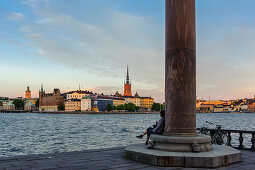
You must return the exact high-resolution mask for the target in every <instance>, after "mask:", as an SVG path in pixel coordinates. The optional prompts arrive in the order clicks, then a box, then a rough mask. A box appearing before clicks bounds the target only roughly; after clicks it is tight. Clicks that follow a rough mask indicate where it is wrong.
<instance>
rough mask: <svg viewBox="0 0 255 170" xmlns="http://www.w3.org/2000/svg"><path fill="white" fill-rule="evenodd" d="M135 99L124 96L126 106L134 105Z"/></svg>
mask: <svg viewBox="0 0 255 170" xmlns="http://www.w3.org/2000/svg"><path fill="white" fill-rule="evenodd" d="M132 98H133V97H132V96H124V99H125V104H128V103H133V99H132Z"/></svg>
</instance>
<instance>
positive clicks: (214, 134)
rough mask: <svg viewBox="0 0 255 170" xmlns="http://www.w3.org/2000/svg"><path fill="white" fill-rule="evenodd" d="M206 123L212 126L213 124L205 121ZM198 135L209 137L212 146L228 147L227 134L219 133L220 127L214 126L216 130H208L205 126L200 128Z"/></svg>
mask: <svg viewBox="0 0 255 170" xmlns="http://www.w3.org/2000/svg"><path fill="white" fill-rule="evenodd" d="M206 123H208V124H210V125H213V123H211V122H208V121H206ZM200 133H201V134H205V135H209V136H211V139H212V144H216V145H223V144H225V145H228V141H226V140H227V133H226V132H223V131H221V125H216V129H209V128H208V127H206V126H203V127H201V128H200Z"/></svg>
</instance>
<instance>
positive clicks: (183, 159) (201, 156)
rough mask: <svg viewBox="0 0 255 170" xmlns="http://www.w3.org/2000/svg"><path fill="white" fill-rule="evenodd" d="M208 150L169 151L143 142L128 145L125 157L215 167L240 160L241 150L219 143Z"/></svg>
mask: <svg viewBox="0 0 255 170" xmlns="http://www.w3.org/2000/svg"><path fill="white" fill-rule="evenodd" d="M212 148H213V150H211V151H208V152H199V153H194V152H170V151H162V150H157V149H147V148H146V146H145V145H144V144H137V145H130V146H128V147H127V148H126V149H125V158H126V159H129V160H133V161H139V162H142V163H146V164H150V165H154V166H166V167H193V168H216V167H221V166H226V165H229V164H232V163H236V162H239V161H241V160H242V158H241V152H240V151H238V150H236V149H234V148H232V147H229V146H221V145H213V146H212Z"/></svg>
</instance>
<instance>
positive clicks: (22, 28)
mask: <svg viewBox="0 0 255 170" xmlns="http://www.w3.org/2000/svg"><path fill="white" fill-rule="evenodd" d="M18 30H19V31H23V32H32V28H31V27H30V26H27V25H24V26H22V27H20V28H19V29H18Z"/></svg>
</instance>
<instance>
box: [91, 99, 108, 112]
mask: <svg viewBox="0 0 255 170" xmlns="http://www.w3.org/2000/svg"><path fill="white" fill-rule="evenodd" d="M108 104H110V105H111V106H113V98H112V97H109V96H103V95H95V96H91V106H92V111H100V112H105V111H106V110H107V105H108Z"/></svg>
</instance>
